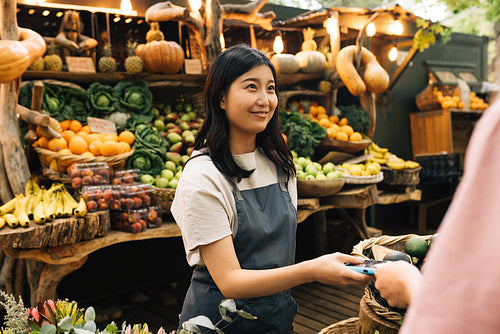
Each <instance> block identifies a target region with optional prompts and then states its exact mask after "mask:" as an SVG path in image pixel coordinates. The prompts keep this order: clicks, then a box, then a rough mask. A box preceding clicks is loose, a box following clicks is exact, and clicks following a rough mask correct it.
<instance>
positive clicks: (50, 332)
mask: <svg viewBox="0 0 500 334" xmlns="http://www.w3.org/2000/svg"><path fill="white" fill-rule="evenodd" d="M40 333H42V334H56V333H57V328H56V326H54V325H45V326H42V328H40Z"/></svg>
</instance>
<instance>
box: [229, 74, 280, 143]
mask: <svg viewBox="0 0 500 334" xmlns="http://www.w3.org/2000/svg"><path fill="white" fill-rule="evenodd" d="M275 87H276V82H274V77H273V73H272V72H271V69H270V68H269V67H268V66H267V65H259V66H257V67H254V68H253V69H251V70H250V71H248V72H246V73H245V74H243V75H241V76H240V77H238V78H237V79H236V80H235V81H234V82H233V83H232V84H231V86H230V87H229V89H228V92H227V94H223V96H222V99H221V102H220V107H221V108H222V109H224V110H225V111H226V116H227V118H228V122H229V131H230V139H231V141H235V140H241V141H248V140H255V137H256V135H257V134H258V133H260V132H262V131H264V130H265V128H266V126H267V123H268V122H269V120H270V119H271V117H273V114H274V110H275V109H276V106H277V105H278V97H277V96H276V90H275Z"/></svg>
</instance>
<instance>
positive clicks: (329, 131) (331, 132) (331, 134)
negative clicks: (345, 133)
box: [326, 127, 337, 139]
mask: <svg viewBox="0 0 500 334" xmlns="http://www.w3.org/2000/svg"><path fill="white" fill-rule="evenodd" d="M326 136H327V137H328V138H333V139H335V137H337V131H335V129H334V128H332V127H329V128H328V129H326Z"/></svg>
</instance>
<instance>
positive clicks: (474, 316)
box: [400, 100, 500, 334]
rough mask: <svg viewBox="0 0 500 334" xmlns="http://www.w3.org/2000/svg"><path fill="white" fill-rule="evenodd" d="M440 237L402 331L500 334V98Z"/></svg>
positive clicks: (484, 123)
mask: <svg viewBox="0 0 500 334" xmlns="http://www.w3.org/2000/svg"><path fill="white" fill-rule="evenodd" d="M438 233H439V235H438V236H437V240H436V243H435V244H433V246H432V248H431V250H430V252H429V255H428V260H427V263H426V264H425V267H424V269H423V281H422V284H421V287H420V289H419V291H418V293H417V294H416V295H415V298H414V300H413V302H412V304H411V305H410V308H409V309H408V312H407V314H406V316H405V320H404V323H403V327H402V330H401V332H400V333H418V334H421V333H481V334H485V333H500V316H499V312H500V100H499V101H497V102H496V103H495V104H494V105H492V106H491V107H490V108H489V109H488V110H487V111H486V112H485V113H484V114H483V116H482V117H481V119H480V120H479V122H478V123H477V124H476V127H475V129H474V132H473V134H472V137H471V139H470V142H469V147H468V149H467V153H466V158H465V166H464V175H463V178H462V180H461V182H460V185H459V187H458V189H457V191H456V193H455V196H454V198H453V201H452V203H451V205H450V207H449V209H448V211H447V213H446V215H445V217H444V219H443V222H442V223H441V226H440V228H439V230H438Z"/></svg>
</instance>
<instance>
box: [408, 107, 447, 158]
mask: <svg viewBox="0 0 500 334" xmlns="http://www.w3.org/2000/svg"><path fill="white" fill-rule="evenodd" d="M410 128H411V146H412V150H413V156H414V157H415V156H418V155H426V154H441V153H448V154H450V153H453V136H452V127H451V112H450V110H449V109H437V110H430V111H420V112H415V113H410Z"/></svg>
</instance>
